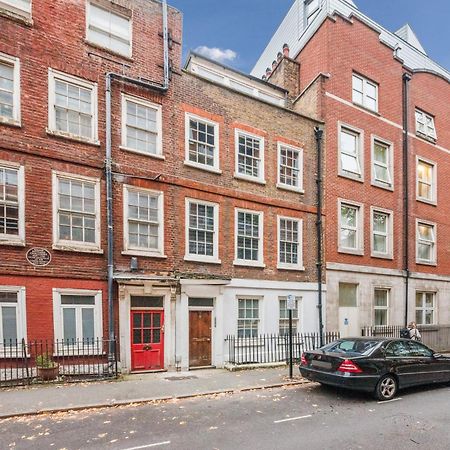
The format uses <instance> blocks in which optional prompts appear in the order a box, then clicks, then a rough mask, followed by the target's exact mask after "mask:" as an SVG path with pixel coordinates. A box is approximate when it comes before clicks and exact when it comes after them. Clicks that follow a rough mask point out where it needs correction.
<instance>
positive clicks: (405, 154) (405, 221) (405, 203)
mask: <svg viewBox="0 0 450 450" xmlns="http://www.w3.org/2000/svg"><path fill="white" fill-rule="evenodd" d="M402 79H403V270H404V272H405V327H406V326H407V325H408V309H409V308H408V306H409V277H410V271H409V240H408V238H409V140H408V131H409V128H408V120H409V109H408V105H409V82H410V81H411V75H410V74H408V73H404V74H403V77H402Z"/></svg>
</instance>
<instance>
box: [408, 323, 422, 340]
mask: <svg viewBox="0 0 450 450" xmlns="http://www.w3.org/2000/svg"><path fill="white" fill-rule="evenodd" d="M408 330H409V338H410V339H412V340H413V341H421V340H422V335H421V334H420V331H419V329H418V328H417V325H416V322H411V323H410V324H409V325H408Z"/></svg>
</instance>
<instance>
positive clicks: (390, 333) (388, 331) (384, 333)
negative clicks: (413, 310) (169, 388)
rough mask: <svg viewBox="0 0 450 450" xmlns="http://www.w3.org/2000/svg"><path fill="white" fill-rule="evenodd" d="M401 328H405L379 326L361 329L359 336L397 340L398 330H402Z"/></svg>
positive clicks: (399, 326)
mask: <svg viewBox="0 0 450 450" xmlns="http://www.w3.org/2000/svg"><path fill="white" fill-rule="evenodd" d="M403 328H405V327H403V326H401V325H379V326H373V327H363V328H362V329H361V336H367V337H391V338H399V337H400V330H402V329H403Z"/></svg>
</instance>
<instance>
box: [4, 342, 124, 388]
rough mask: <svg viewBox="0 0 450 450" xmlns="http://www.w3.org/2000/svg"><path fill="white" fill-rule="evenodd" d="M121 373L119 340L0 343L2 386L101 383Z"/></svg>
mask: <svg viewBox="0 0 450 450" xmlns="http://www.w3.org/2000/svg"><path fill="white" fill-rule="evenodd" d="M110 344H111V345H110ZM111 349H112V352H111V351H110V350H111ZM117 374H118V367H117V342H116V340H112V341H110V340H107V339H100V338H98V339H79V340H76V339H70V340H56V341H48V340H35V341H29V342H26V341H25V340H24V339H23V340H21V341H15V340H14V341H13V340H4V341H3V342H0V387H5V386H18V385H24V384H31V383H35V382H51V381H64V382H70V381H87V380H98V379H105V378H113V377H117Z"/></svg>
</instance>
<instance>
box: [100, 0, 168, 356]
mask: <svg viewBox="0 0 450 450" xmlns="http://www.w3.org/2000/svg"><path fill="white" fill-rule="evenodd" d="M162 20H163V40H164V82H163V84H158V83H154V82H152V81H146V80H144V79H141V78H132V77H129V76H126V75H122V74H119V73H113V72H108V73H107V74H106V88H105V104H106V139H105V142H106V152H105V180H106V217H107V226H108V232H107V242H108V255H107V265H108V336H109V354H108V359H109V361H110V362H112V361H113V360H114V344H113V340H114V337H115V333H114V215H113V203H114V202H113V200H114V196H113V183H112V120H111V115H112V114H111V112H112V107H111V103H112V102H111V97H112V89H111V87H112V82H113V80H117V81H120V82H123V83H128V84H133V85H135V86H138V87H141V88H144V89H150V90H153V91H154V90H156V91H158V92H160V93H163V94H164V93H166V92H167V90H168V89H169V70H170V69H169V33H168V26H167V1H166V0H163V1H162Z"/></svg>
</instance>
